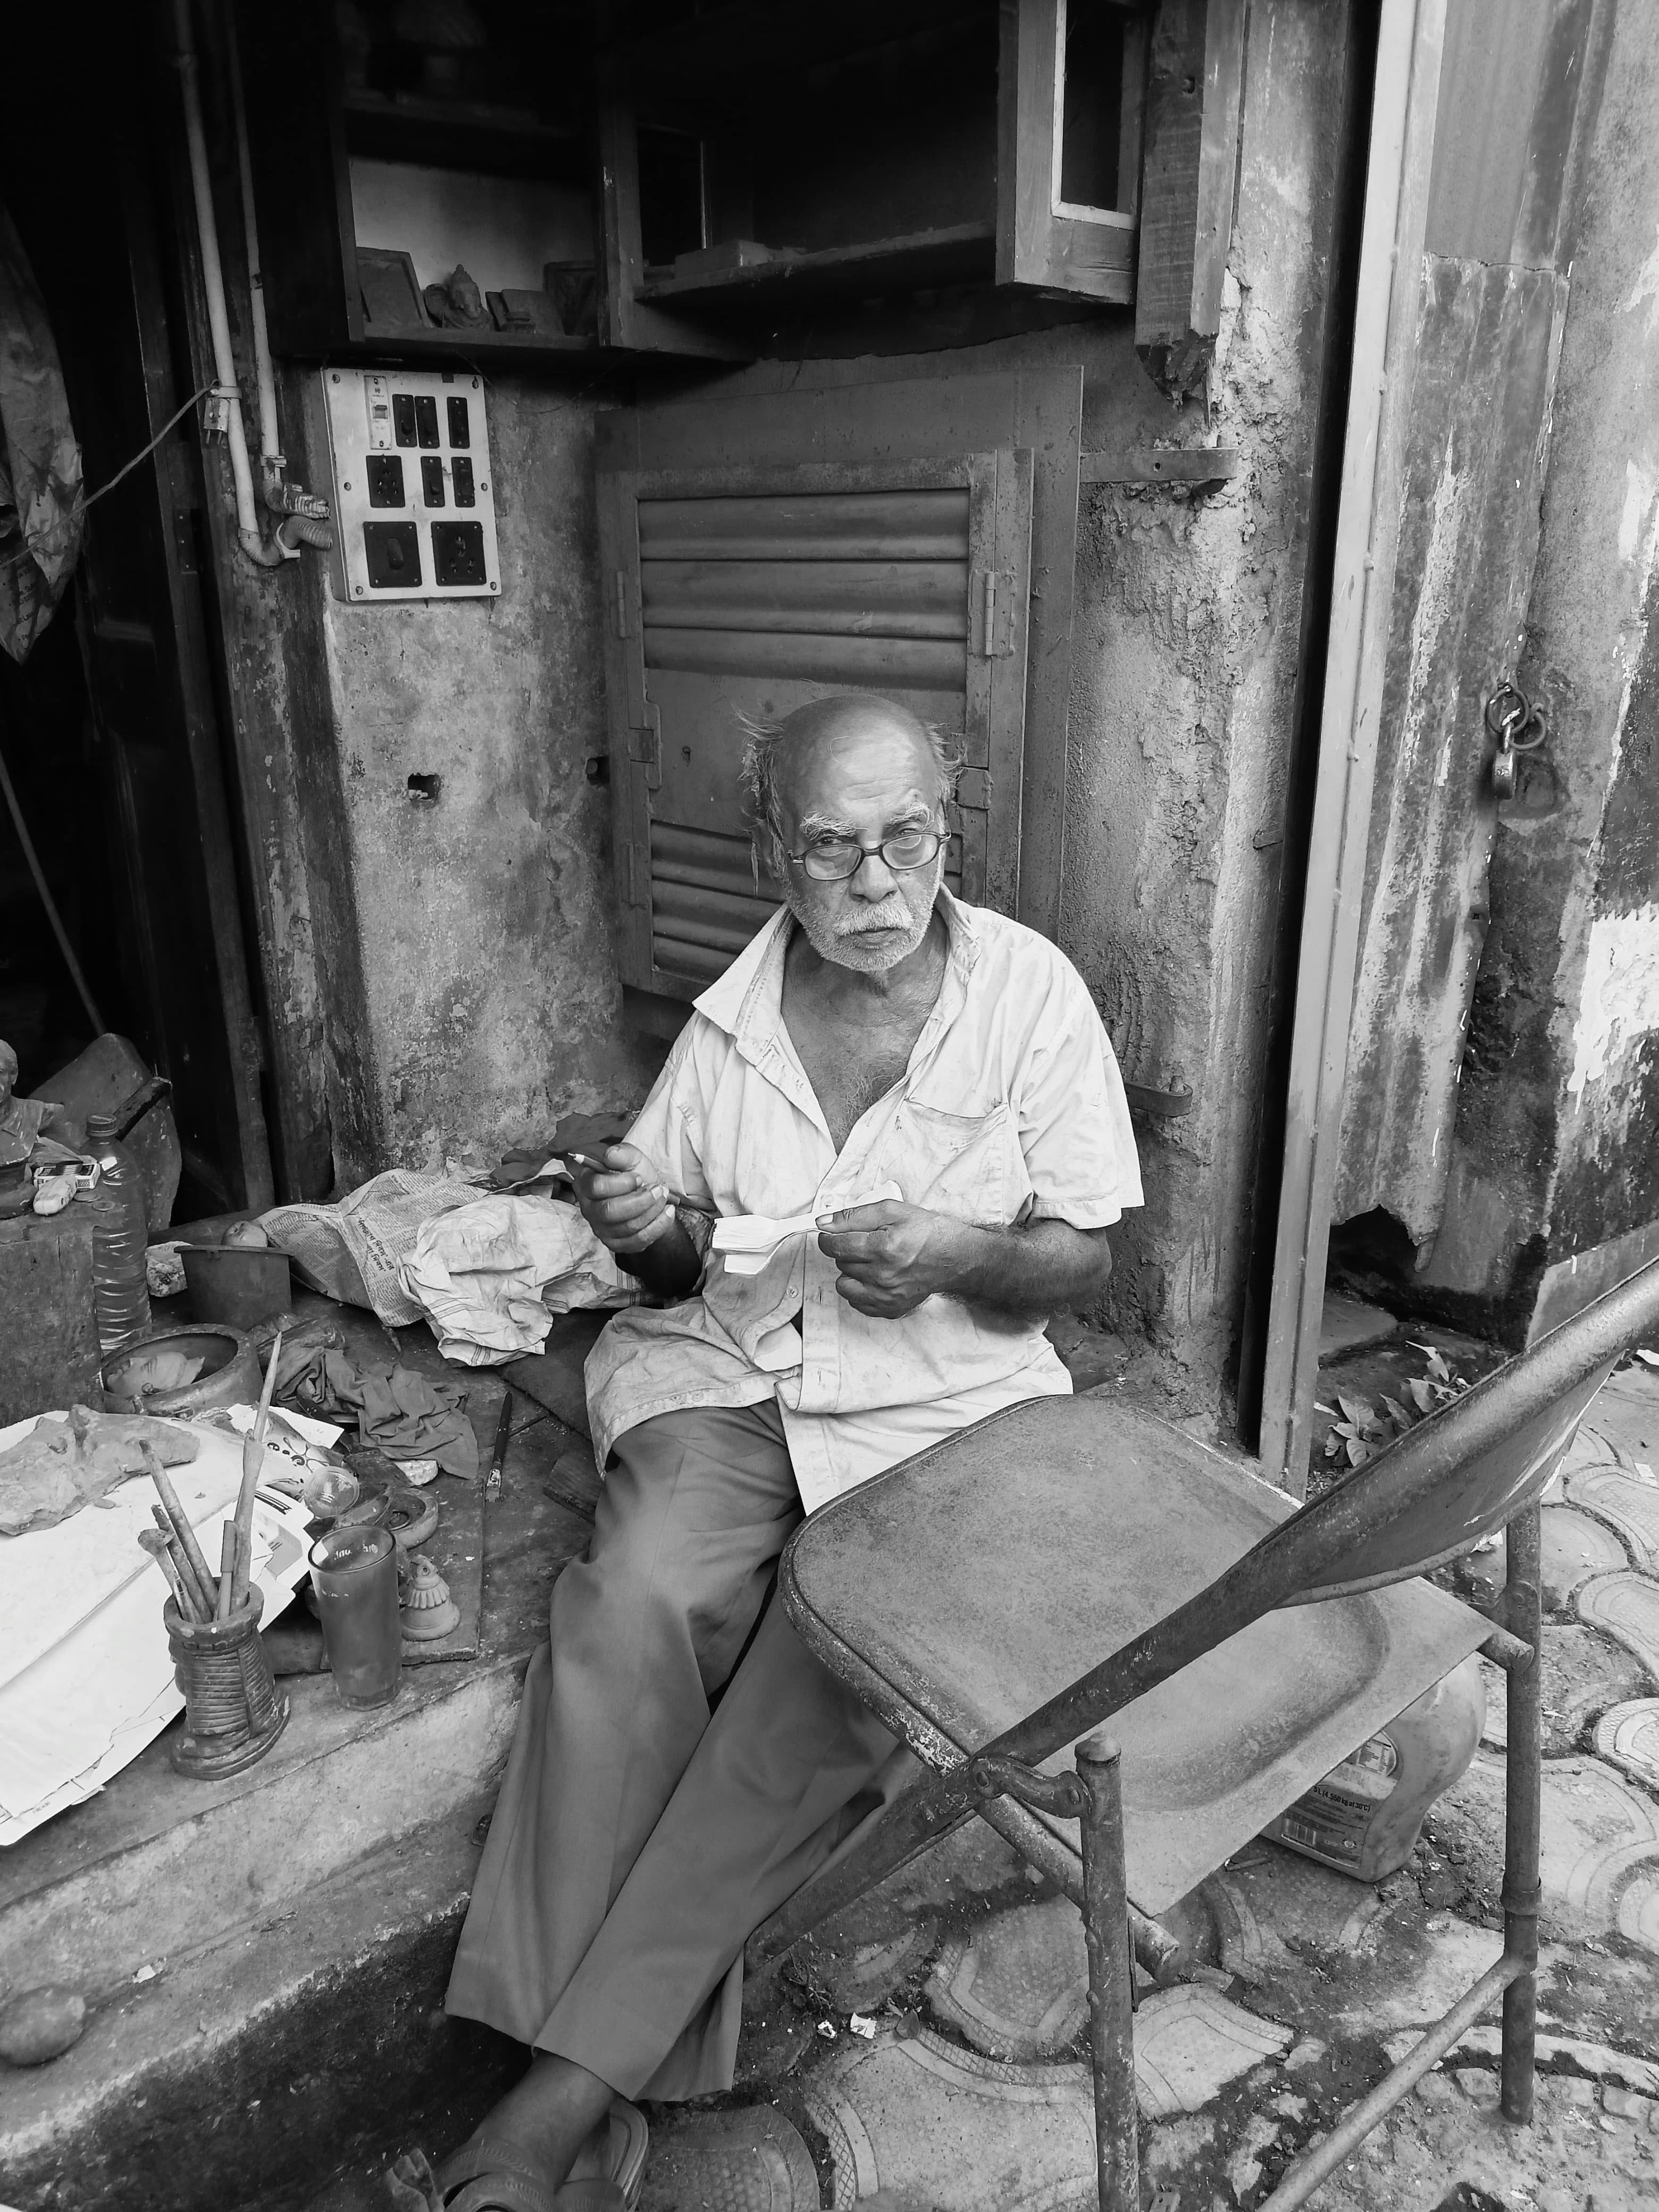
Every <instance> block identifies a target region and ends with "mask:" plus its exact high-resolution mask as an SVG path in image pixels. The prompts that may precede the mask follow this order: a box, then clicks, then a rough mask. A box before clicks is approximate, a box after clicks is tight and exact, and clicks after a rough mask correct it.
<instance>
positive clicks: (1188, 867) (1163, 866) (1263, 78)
mask: <svg viewBox="0 0 1659 2212" xmlns="http://www.w3.org/2000/svg"><path fill="white" fill-rule="evenodd" d="M1342 39H1343V14H1342V12H1341V11H1335V10H1332V9H1329V8H1328V7H1327V6H1325V5H1324V4H1323V0H1273V4H1271V5H1270V6H1267V7H1262V6H1258V7H1256V8H1255V9H1253V10H1252V11H1251V17H1250V28H1249V46H1248V52H1247V56H1246V81H1245V92H1244V100H1243V124H1242V129H1243V155H1242V161H1241V163H1240V172H1239V173H1240V185H1239V198H1238V206H1237V222H1236V225H1235V230H1234V236H1233V243H1232V249H1231V261H1230V270H1229V276H1228V280H1227V306H1226V315H1225V329H1224V331H1223V337H1222V343H1221V346H1220V349H1219V356H1218V364H1217V369H1216V373H1215V374H1214V376H1213V378H1212V383H1211V387H1210V390H1209V392H1208V395H1207V398H1200V399H1198V400H1194V401H1190V402H1188V405H1187V406H1186V408H1185V409H1184V410H1182V411H1180V412H1175V411H1172V410H1171V408H1170V404H1169V403H1168V402H1166V401H1165V400H1164V398H1161V397H1160V395H1159V393H1158V391H1157V390H1156V388H1155V387H1154V386H1153V385H1152V382H1151V381H1150V380H1149V379H1148V378H1147V376H1146V374H1145V372H1144V370H1143V369H1142V368H1141V367H1140V365H1139V362H1138V360H1137V358H1136V356H1135V353H1134V349H1133V336H1132V318H1131V317H1130V316H1129V315H1128V314H1127V313H1123V312H1121V311H1104V312H1102V313H1097V314H1091V315H1090V316H1089V317H1087V319H1083V320H1069V321H1062V322H1061V323H1060V324H1059V325H1057V326H1055V327H1052V328H1049V329H1046V330H1041V331H1030V332H1028V333H1027V334H1025V335H1024V336H1018V337H1002V338H1000V339H998V340H996V341H995V342H994V343H983V344H977V345H964V346H961V347H960V348H959V349H957V350H955V351H935V352H929V353H921V352H916V351H909V352H908V353H898V352H896V351H894V350H892V349H891V347H892V344H893V343H896V341H893V340H890V342H889V349H888V350H886V351H884V352H881V353H879V354H874V353H872V354H870V355H867V356H865V357H864V358H861V359H854V358H847V357H843V358H840V359H837V360H836V361H834V362H805V363H804V364H801V365H799V368H795V369H792V370H790V371H789V374H790V375H791V377H792V379H798V380H800V381H802V382H805V383H811V381H813V380H815V378H822V377H825V376H828V377H832V378H834V379H836V380H840V379H842V378H845V377H848V376H854V377H866V376H867V377H892V376H924V375H934V374H947V373H950V372H951V371H955V370H973V369H989V368H997V367H1007V366H1009V365H1011V364H1012V363H1014V362H1019V361H1046V360H1060V361H1066V362H1077V361H1079V360H1081V361H1082V362H1083V363H1084V366H1085V422H1084V441H1085V446H1087V447H1112V448H1115V449H1124V448H1128V449H1132V450H1139V449H1145V448H1146V447H1151V446H1152V445H1153V444H1155V443H1158V442H1165V443H1179V444H1182V445H1191V444H1194V443H1199V442H1218V443H1221V444H1224V445H1228V446H1233V447H1237V449H1238V451H1239V453H1240V456H1241V462H1242V466H1241V470H1240V473H1239V474H1238V475H1237V476H1236V477H1234V478H1233V479H1231V481H1230V482H1228V483H1225V484H1222V485H1219V486H1216V487H1212V488H1210V489H1196V490H1193V489H1183V488H1176V487H1167V488H1166V487H1163V486H1159V487H1156V488H1151V489H1146V490H1144V491H1143V490H1138V489H1123V488H1121V487H1104V486H1103V487H1097V488H1092V489H1087V488H1085V492H1084V495H1083V504H1082V509H1081V513H1080V514H1079V528H1078V544H1077V564H1078V565H1077V585H1078V589H1077V611H1076V621H1075V630H1074V640H1073V659H1072V666H1073V694H1072V700H1071V729H1070V757H1069V770H1068V808H1069V813H1068V824H1067V833H1066V835H1067V848H1066V874H1065V883H1064V891H1063V900H1062V915H1061V926H1060V936H1061V941H1062V942H1063V944H1064V945H1065V946H1066V950H1067V951H1069V952H1070V953H1071V954H1072V956H1073V958H1074V959H1075V960H1076V961H1077V962H1078V963H1079V968H1080V969H1081V970H1082V972H1083V974H1084V975H1085V979H1086V980H1087V981H1088V983H1089V985H1090V987H1091V990H1092V992H1093V993H1094V995H1095V997H1096V1000H1097V1004H1098V1005H1099V1006H1100V1008H1101V1011H1102V1012H1103V1016H1104V1018H1105V1020H1106V1022H1107V1025H1108V1027H1109V1030H1110V1031H1111V1033H1112V1035H1113V1037H1114V1039H1115V1042H1116V1044H1117V1047H1118V1049H1119V1052H1120V1055H1121V1060H1122V1062H1123V1066H1124V1069H1125V1073H1126V1074H1127V1076H1128V1078H1129V1079H1130V1080H1132V1081H1133V1082H1136V1083H1139V1084H1141V1085H1146V1087H1148V1088H1150V1089H1154V1090H1165V1091H1174V1090H1180V1089H1183V1088H1189V1089H1190V1090H1191V1091H1192V1092H1193V1094H1194V1103H1193V1109H1192V1111H1191V1112H1190V1113H1189V1114H1188V1115H1186V1116H1184V1117H1183V1118H1182V1119H1180V1120H1178V1121H1164V1122H1162V1123H1159V1124H1156V1125H1153V1124H1148V1125H1146V1126H1144V1127H1142V1128H1141V1130H1140V1132H1139V1134H1140V1141H1141V1147H1142V1157H1143V1166H1144V1170H1145V1176H1146V1187H1147V1206H1146V1211H1145V1212H1144V1214H1142V1215H1140V1216H1139V1217H1137V1218H1133V1219H1132V1220H1130V1221H1129V1222H1127V1223H1126V1224H1125V1225H1124V1226H1123V1228H1122V1230H1121V1231H1120V1232H1119V1233H1118V1235H1117V1238H1116V1244H1115V1249H1116V1253H1117V1258H1118V1268H1117V1273H1116V1275H1115V1280H1114V1284H1113V1287H1112V1290H1111V1293H1110V1296H1109V1302H1108V1305H1107V1307H1106V1309H1105V1310H1104V1312H1103V1316H1102V1317H1103V1318H1104V1319H1108V1320H1110V1321H1112V1322H1115V1323H1116V1324H1117V1325H1118V1326H1119V1327H1120V1328H1123V1329H1124V1330H1125V1331H1126V1333H1127V1334H1130V1335H1131V1336H1132V1337H1133V1339H1134V1340H1136V1341H1137V1342H1142V1341H1145V1340H1146V1337H1147V1336H1148V1335H1150V1337H1151V1338H1152V1341H1153V1342H1154V1344H1155V1345H1157V1346H1159V1347H1161V1350H1162V1352H1163V1353H1164V1354H1165V1355H1167V1357H1166V1358H1164V1361H1163V1362H1162V1371H1163V1373H1164V1376H1165V1378H1166V1379H1167V1380H1168V1381H1169V1382H1170V1383H1171V1385H1172V1386H1173V1388H1174V1389H1175V1391H1176V1398H1177V1402H1178V1407H1179V1410H1181V1411H1182V1412H1183V1413H1188V1414H1191V1415H1192V1416H1194V1418H1197V1419H1201V1420H1204V1421H1205V1422H1206V1423H1210V1422H1214V1421H1216V1420H1217V1419H1218V1418H1219V1417H1220V1416H1221V1414H1222V1413H1223V1409H1224V1407H1225V1398H1226V1394H1227V1373H1228V1369H1229V1365H1230V1362H1231V1358H1232V1357H1233V1351H1234V1346H1235V1341H1236V1335H1237V1323H1238V1318H1239V1311H1240V1307H1241V1304H1242V1297H1243V1269H1244V1263H1245V1258H1246V1252H1247V1244H1248V1238H1249V1206H1250V1194H1251V1185H1252V1180H1253V1176H1254V1172H1255V1145H1256V1137H1257V1131H1258V1120H1259V1113H1260V1102H1261V1088H1262V1070H1263V1064H1264V1056H1265V1051H1266V1045H1267V991H1268V982H1269V971H1270V966H1271V961H1272V957H1273V940H1274V933H1275V929H1276V927H1277V921H1278V910H1277V896H1278V890H1277V886H1278V870H1279V860H1280V857H1281V855H1280V853H1279V845H1280V842H1281V838H1282V831H1283V809H1284V804H1285V773H1286V766H1287V761H1288V756H1289V751H1290V744H1291V702H1292V691H1293V686H1294V684H1295V678H1296V670H1297V649H1298V641H1299V627H1300V623H1301V620H1302V594H1303V581H1304V568H1305V562H1306V537H1307V528H1308V518H1309V509H1310V496H1311V483H1310V468H1311V454H1312V444H1313V438H1314V433H1315V412H1316V409H1315V402H1316V385H1317V379H1318V374H1319V369H1320V362H1321V357H1322V343H1323V333H1324V316H1325V308H1326V305H1327V287H1328V251H1329V245H1330V237H1331V227H1332V221H1333V200H1334V169H1335V162H1336V158H1337V153H1338V147H1337V137H1338V133H1339V128H1340V108H1341V80H1342V73H1343V68H1344V51H1343V45H1342ZM905 316H908V318H909V319H908V325H904V326H906V327H908V328H910V329H912V330H914V329H915V328H916V327H917V320H918V319H917V317H916V316H915V314H914V313H911V311H909V310H903V311H902V312H900V313H899V315H898V319H899V321H900V322H901V323H902V322H903V318H904V317H905ZM949 319H950V318H949V314H948V313H942V314H941V318H940V322H941V328H942V327H943V325H944V324H945V323H946V322H948V320H949ZM924 326H925V325H924ZM861 343H863V342H861V341H860V344H861ZM903 343H905V344H907V345H909V346H914V345H915V343H917V341H916V340H915V338H914V337H912V338H909V339H906V340H904V341H903ZM923 343H926V341H925V340H924V341H923ZM844 350H845V352H846V353H847V354H848V355H850V354H852V353H854V351H855V350H856V349H855V348H854V347H853V346H848V348H847V349H844ZM768 373H770V374H773V375H775V374H778V373H780V372H779V370H778V369H777V368H776V366H775V365H774V367H773V368H772V369H771V370H770V372H768V371H767V370H766V368H764V367H763V368H759V369H757V370H755V371H751V372H748V374H750V376H752V377H760V378H762V379H764V376H765V375H766V374H768ZM703 374H704V376H705V378H706V375H707V372H706V371H705V372H704V373H703ZM736 381H737V382H738V384H739V385H740V383H741V378H740V377H739V379H738V380H736ZM284 382H285V387H286V390H285V410H286V413H287V415H288V416H289V418H292V417H293V416H295V414H296V412H297V411H298V410H299V403H300V402H301V400H302V399H303V398H304V395H305V392H306V390H307V373H306V372H301V371H298V370H294V371H289V372H288V373H287V374H286V375H285V379H284ZM593 404H594V402H593V401H592V398H574V397H571V396H568V395H567V394H566V393H565V392H563V391H562V390H560V389H558V388H555V387H552V386H547V385H532V384H527V383H519V382H515V381H514V380H511V379H502V380H492V381H491V384H490V386H489V410H490V441H491V447H492V453H491V465H492V478H493V482H494V484H495V493H496V503H497V518H498V527H499V531H500V537H501V557H502V568H503V576H504V580H505V582H506V588H505V589H504V590H503V592H502V594H501V599H500V602H499V603H497V604H492V605H489V606H484V605H453V606H443V605H431V604H422V605H409V606H404V607H386V608H380V609H376V610H374V611H366V610H361V609H357V608H355V607H350V606H346V605H340V604H339V603H337V601H335V600H334V599H331V598H330V597H328V596H327V595H326V593H325V590H324V586H323V584H322V580H321V574H320V568H319V567H318V566H317V565H314V564H310V563H308V564H307V574H306V578H305V581H304V585H303V590H304V592H305V594H306V599H305V605H304V609H303V616H304V623H305V626H306V628H307V632H308V635H309V636H310V637H311V638H312V639H313V641H315V651H314V653H313V654H312V655H311V656H310V657H311V658H313V659H317V660H318V661H319V662H320V663H321V665H323V666H325V670H326V678H327V682H326V687H325V688H326V694H327V701H326V709H325V729H331V732H332V744H331V756H332V762H331V778H329V779H322V780H319V781H315V782H314V791H315V793H317V794H319V795H318V796H316V797H315V798H314V799H313V811H315V812H316V814H317V815H318V817H319V819H318V821H317V822H316V823H314V824H313V839H312V842H313V847H314V848H316V849H317V851H318V852H319V854H321V853H322V847H321V843H320V839H321V835H322V831H323V829H325V828H326V829H328V830H329V832H330V834H331V836H332V838H333V840H334V845H335V848H337V851H338V852H339V853H340V854H343V855H344V856H345V857H344V859H343V861H339V860H333V859H331V858H329V857H327V856H326V855H325V856H323V857H321V858H320V859H319V861H318V863H317V865H316V866H313V871H312V872H313V877H315V878H317V882H316V883H314V884H313V889H312V893H311V896H312V900H313V905H314V903H315V901H316V898H317V896H318V895H319V885H320V884H326V883H331V882H332V881H333V880H334V879H335V878H337V876H338V874H339V872H340V868H341V866H345V867H346V868H348V869H349V878H350V886H349V887H350V890H351V892H352V894H353V896H354V902H355V903H354V908H353V911H352V913H351V914H350V915H349V916H346V915H344V914H343V917H342V923H343V939H342V957H349V959H352V960H356V963H358V966H359V968H360V971H361V977H362V987H361V994H360V996H354V997H353V999H352V1000H351V1001H350V1002H349V1006H348V1009H347V1013H346V1018H345V1019H344V1020H343V1022H340V1021H336V1022H333V1024H332V1027H331V1023H330V1020H329V1019H328V1018H325V1019H324V1020H323V1023H322V1027H323V1029H324V1030H325V1032H327V1033H328V1034H329V1035H330V1036H332V1048H333V1049H335V1050H337V1052H338V1053H339V1054H341V1055H342V1056H343V1058H344V1059H345V1060H348V1061H351V1062H353V1063H354V1064H355V1065H356V1069H357V1085H356V1093H355V1096H356V1098H357V1099H358V1102H359V1105H360V1109H361V1110H360V1111H359V1112H358V1113H357V1115H356V1118H355V1120H354V1121H353V1125H352V1137H351V1142H350V1143H349V1145H346V1146H338V1145H337V1149H336V1163H337V1167H338V1170H339V1172H340V1175H341V1178H342V1180H343V1181H344V1182H352V1181H356V1180H358V1179H360V1178H361V1176H362V1175H363V1174H365V1173H367V1172H369V1171H370V1170H372V1169H373V1168H374V1167H376V1166H380V1165H385V1164H391V1163H394V1162H397V1163H416V1162H421V1161H424V1160H428V1159H435V1158H441V1157H443V1156H446V1155H448V1156H453V1155H454V1154H456V1153H457V1152H460V1151H462V1150H464V1149H466V1148H469V1147H471V1148H478V1149H482V1150H484V1151H490V1150H495V1149H498V1148H499V1147H500V1146H501V1145H503V1144H504V1143H506V1142H507V1141H509V1140H511V1139H514V1138H517V1137H521V1136H523V1135H525V1134H526V1133H529V1132H531V1131H532V1130H533V1129H536V1128H538V1127H542V1126H544V1125H545V1123H546V1122H547V1121H548V1120H549V1119H550V1117H552V1116H553V1115H555V1114H556V1113H557V1111H559V1110H560V1109H562V1108H565V1107H568V1106H587V1105H597V1104H599V1103H627V1102H629V1101H630V1100H633V1099H636V1098H638V1097H640V1096H641V1094H642V1092H643V1091H644V1089H645V1087H646V1086H647V1083H648V1081H649V1079H650V1076H651V1073H652V1072H653V1069H654V1066H655V1065H656V1064H657V1060H658V1056H659V1052H660V1049H661V1048H660V1047H653V1046H651V1045H648V1044H647V1043H646V1042H643V1041H642V1040H640V1039H638V1038H635V1037H634V1036H630V1035H629V1033H628V1032H627V1031H625V1030H623V1026H622V1024H621V1020H620V994H619V990H618V986H617V978H616V972H615V969H614V966H613V963H612V959H611V913H612V911H613V888H612V884H611V871H610V865H609V797H608V793H606V791H605V789H604V788H603V787H595V786H592V785H590V784H589V783H588V782H587V781H586V777H585V775H584V765H585V762H586V758H587V757H588V756H590V755H593V754H599V753H602V752H603V751H604V750H605V732H604V705H603V695H602V683H601V671H600V660H599V628H598V625H599V576H598V562H597V550H596V544H595V534H594V522H593V490H592V450H591V446H592V409H593ZM310 445H311V451H310V453H309V457H308V467H309V472H310V473H309V480H310V481H312V482H313V483H319V484H320V483H323V482H324V481H325V475H326V471H325V465H324V452H325V449H324V447H323V445H322V443H321V441H320V440H319V436H318V435H317V428H316V424H315V422H314V421H313V426H312V432H311V438H310ZM290 450H294V447H292V446H290ZM285 581H286V580H285ZM276 720H277V721H278V722H280V720H281V718H280V716H279V717H276ZM255 734H256V735H257V734H258V733H255ZM247 742H249V743H250V744H252V742H253V739H252V738H250V739H249V740H248V741H247ZM260 742H265V743H268V744H274V745H278V746H280V745H283V744H286V742H287V740H286V738H284V737H283V735H282V734H281V732H280V731H279V730H278V731H273V732H272V733H271V734H270V737H269V738H261V739H260ZM283 772H284V773H285V774H286V775H289V777H290V778H292V776H293V774H294V771H293V767H292V764H291V763H288V762H287V761H286V759H284V762H283ZM412 774H419V775H437V776H439V777H441V781H442V789H441V797H440V798H439V799H438V801H437V803H436V804H435V805H416V804H412V803H411V802H410V799H409V797H408V793H407V780H408V778H409V776H410V775H412ZM299 782H300V784H301V786H303V783H304V779H303V778H301V779H299ZM295 805H296V807H297V808H298V809H299V811H300V812H301V816H303V814H304V811H305V808H306V805H307V792H306V790H305V789H304V788H300V789H299V790H298V793H297V796H296V798H295ZM332 960H333V955H332V953H331V951H330V950H329V948H328V947H327V946H325V945H324V946H319V950H318V951H317V953H316V956H315V963H314V964H315V965H316V967H317V969H318V971H319V975H323V976H324V977H325V978H326V976H327V975H329V974H330V973H331V966H332ZM334 1030H338V1031H339V1032H340V1033H339V1034H338V1035H337V1036H334V1035H333V1031H334ZM1223 1426H1224V1428H1225V1421H1224V1422H1223Z"/></svg>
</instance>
